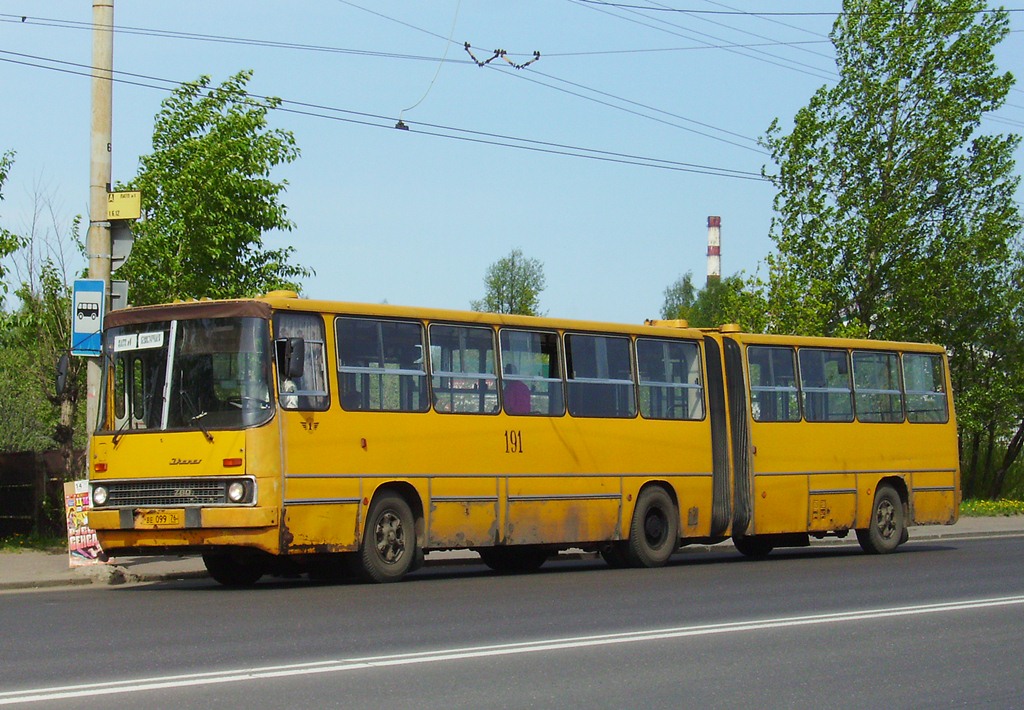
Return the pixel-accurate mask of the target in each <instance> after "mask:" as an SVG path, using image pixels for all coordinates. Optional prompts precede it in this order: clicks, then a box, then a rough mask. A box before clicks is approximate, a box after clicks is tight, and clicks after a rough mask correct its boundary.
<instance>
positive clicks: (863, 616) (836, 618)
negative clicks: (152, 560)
mask: <svg viewBox="0 0 1024 710" xmlns="http://www.w3.org/2000/svg"><path fill="white" fill-rule="evenodd" d="M1021 604H1024V595H1021V596H1012V597H996V598H992V599H969V600H965V601H959V602H944V603H940V604H919V605H914V606H900V607H888V608H881V609H864V610H862V611H845V612H836V613H831V614H812V615H807V616H789V617H780V618H775V619H762V620H756V621H735V622H727V623H719V624H701V625H696V626H680V627H672V628H665V629H652V630H649V631H629V632H623V633H616V634H597V635H592V636H576V637H569V638H560V639H558V638H556V639H548V640H540V641H526V642H521V643H509V644H497V645H492V646H471V647H466V648H452V649H440V650H436V651H421V652H418V653H398V654H391V655H386V656H367V657H365V658H348V659H334V660H326V661H316V662H312V663H296V664H289V665H280V666H264V667H261V668H241V669H234V670H228V671H216V672H209V673H188V674H182V675H168V676H158V677H152V678H136V679H134V680H119V681H107V682H102V683H85V684H80V685H65V686H54V687H49V688H30V689H26V690H15V691H6V692H0V705H10V704H14V703H31V702H39V701H47V700H65V699H69V698H84V697H97V696H101V695H114V694H120V693H140V692H147V691H153V690H165V689H170V688H187V687H193V686H203V685H215V684H219V683H240V682H245V681H253V680H267V679H271V678H285V677H295V676H306V675H315V674H320V673H344V672H347V671H355V670H365V669H372V668H386V667H391V666H407V665H413V664H419V663H441V662H445V661H460V660H467V659H474V658H486V657H492V656H509V655H515V654H524V653H539V652H545V651H565V650H572V649H579V648H590V647H597V646H609V645H613V644H621V643H643V642H645V641H663V640H667V639H678V638H687V637H693V636H710V635H714V634H727V633H743V632H751V631H762V630H765V629H782V628H789V627H794V626H813V625H821V624H842V623H849V622H856V621H872V620H875V619H886V618H892V617H900V616H917V615H921V614H942V613H951V612H958V611H970V610H974V609H986V608H991V607H1000V606H1015V605H1021Z"/></svg>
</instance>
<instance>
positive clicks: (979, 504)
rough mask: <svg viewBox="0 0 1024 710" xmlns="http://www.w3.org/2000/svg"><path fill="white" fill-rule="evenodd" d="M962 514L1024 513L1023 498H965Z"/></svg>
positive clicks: (978, 515)
mask: <svg viewBox="0 0 1024 710" xmlns="http://www.w3.org/2000/svg"><path fill="white" fill-rule="evenodd" d="M960 515H962V516H964V517H968V518H983V517H996V516H1000V515H1024V501H1022V500H1006V499H1005V498H1004V499H1001V500H965V501H964V502H963V503H961V504H960Z"/></svg>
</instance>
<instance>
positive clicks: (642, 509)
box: [626, 486, 679, 567]
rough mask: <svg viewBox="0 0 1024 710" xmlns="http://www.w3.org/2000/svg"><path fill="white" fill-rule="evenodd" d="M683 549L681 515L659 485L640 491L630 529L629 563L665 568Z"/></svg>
mask: <svg viewBox="0 0 1024 710" xmlns="http://www.w3.org/2000/svg"><path fill="white" fill-rule="evenodd" d="M677 547H679V513H678V511H677V510H676V505H675V503H673V502H672V497H671V496H670V495H669V494H668V492H667V491H665V489H664V488H661V487H659V486H651V487H650V488H645V489H644V490H642V491H641V492H640V495H639V496H637V499H636V507H635V508H634V509H633V522H632V524H631V525H630V527H629V545H628V546H627V547H626V560H627V561H628V562H629V564H630V565H631V566H633V567H661V566H662V565H664V564H665V563H666V562H668V558H669V557H671V556H672V553H673V552H675V551H676V548H677Z"/></svg>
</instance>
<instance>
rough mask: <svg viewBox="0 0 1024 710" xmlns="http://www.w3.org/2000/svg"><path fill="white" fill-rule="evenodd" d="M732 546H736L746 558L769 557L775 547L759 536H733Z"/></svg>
mask: <svg viewBox="0 0 1024 710" xmlns="http://www.w3.org/2000/svg"><path fill="white" fill-rule="evenodd" d="M732 544H733V545H735V546H736V549H737V550H739V552H740V554H741V555H743V556H744V557H752V558H759V557H767V556H768V553H770V552H771V551H772V550H773V549H775V546H774V545H772V543H771V542H769V541H768V540H766V539H764V538H763V537H759V536H757V535H733V537H732Z"/></svg>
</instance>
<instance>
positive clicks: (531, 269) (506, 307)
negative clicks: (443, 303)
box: [470, 249, 546, 316]
mask: <svg viewBox="0 0 1024 710" xmlns="http://www.w3.org/2000/svg"><path fill="white" fill-rule="evenodd" d="M545 285H546V283H545V280H544V265H543V264H541V262H540V261H538V260H537V259H532V258H527V257H524V256H523V252H522V250H521V249H513V250H512V251H511V252H510V253H509V255H508V256H506V257H504V258H501V259H498V260H497V261H496V262H494V263H493V264H491V265H490V266H488V267H487V273H486V274H485V275H484V287H485V288H486V293H485V294H484V297H483V299H481V300H479V301H472V302H471V303H470V308H472V309H473V310H474V311H487V312H489V313H517V314H519V315H526V316H538V315H541V313H540V292H541V291H543V290H544V286H545Z"/></svg>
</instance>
